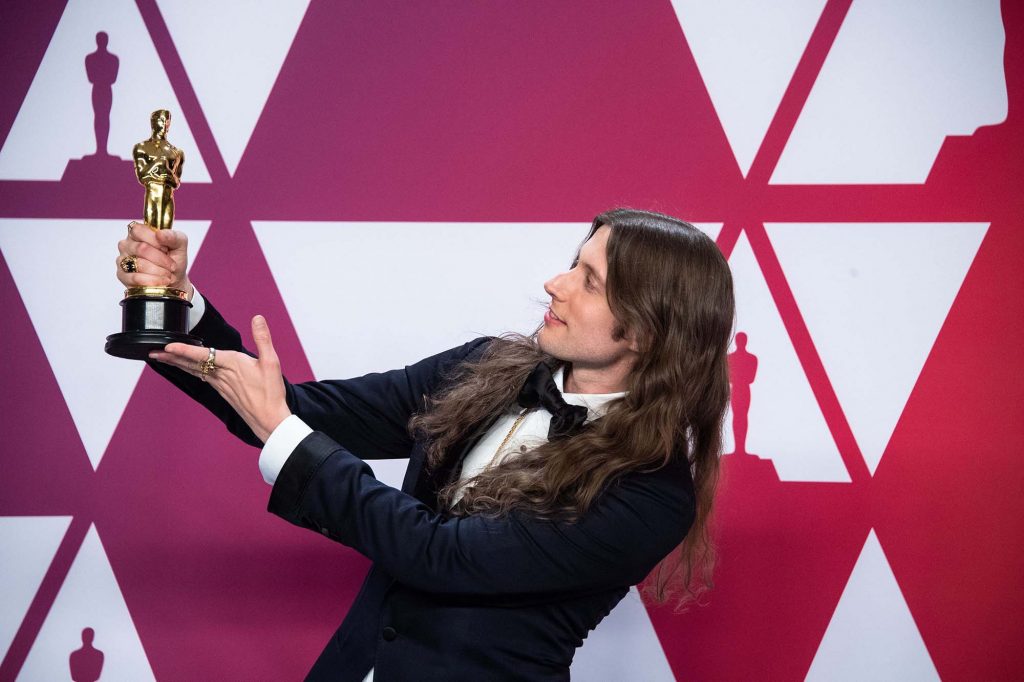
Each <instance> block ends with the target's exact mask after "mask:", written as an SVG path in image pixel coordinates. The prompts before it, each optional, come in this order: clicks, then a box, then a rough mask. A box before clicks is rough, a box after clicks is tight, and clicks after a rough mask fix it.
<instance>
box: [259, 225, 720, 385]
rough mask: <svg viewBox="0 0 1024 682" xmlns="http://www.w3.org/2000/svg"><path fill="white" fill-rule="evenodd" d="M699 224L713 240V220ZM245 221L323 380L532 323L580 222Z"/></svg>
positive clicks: (565, 262)
mask: <svg viewBox="0 0 1024 682" xmlns="http://www.w3.org/2000/svg"><path fill="white" fill-rule="evenodd" d="M698 227H699V228H700V229H701V230H702V231H704V232H705V233H707V234H709V235H711V236H712V237H714V236H716V235H717V233H718V230H719V229H721V224H719V223H706V224H704V223H702V224H701V225H698ZM253 228H254V230H255V233H256V237H257V239H258V240H259V243H260V246H261V248H262V250H263V253H264V255H265V257H266V259H267V264H268V265H269V267H270V270H271V273H272V274H273V276H274V280H275V282H276V284H277V287H278V289H279V290H280V292H281V296H282V298H283V300H284V303H285V307H287V309H288V313H289V315H290V316H291V319H292V322H293V323H294V325H295V330H296V332H297V334H298V336H299V338H300V339H302V343H303V349H304V350H305V353H306V357H307V359H308V360H309V363H310V366H311V367H312V369H313V373H314V374H315V375H316V377H317V378H319V379H326V378H340V377H346V376H357V375H360V374H365V373H366V372H374V371H380V370H381V369H388V368H392V367H401V366H403V365H405V364H408V363H409V362H414V361H416V360H419V359H421V358H425V357H427V356H429V355H433V354H434V353H437V352H439V351H441V350H444V349H446V348H451V347H453V346H457V345H460V344H462V343H465V342H466V341H468V340H470V339H472V338H474V337H476V336H480V335H483V334H497V333H500V332H503V331H520V332H524V333H529V332H531V331H532V330H533V329H535V328H536V327H537V326H538V325H539V324H540V322H541V318H542V317H543V311H544V308H545V307H546V306H547V303H548V300H549V297H548V295H547V294H546V293H545V292H544V282H546V281H547V280H548V279H550V278H551V277H553V276H554V275H556V274H557V273H559V272H563V271H564V270H566V269H567V268H568V267H569V265H570V263H571V261H572V258H573V255H574V254H575V252H576V249H577V248H578V247H579V245H580V242H581V241H582V240H583V238H584V237H586V235H587V232H588V230H589V225H586V224H583V223H469V222H466V223H426V222H423V223H402V222H308V221H280V222H277V221H254V222H253ZM425 253H429V254H430V255H431V257H430V259H424V258H423V254H425ZM426 282H429V283H430V286H429V287H428V286H425V285H424V283H426ZM410 330H413V331H410Z"/></svg>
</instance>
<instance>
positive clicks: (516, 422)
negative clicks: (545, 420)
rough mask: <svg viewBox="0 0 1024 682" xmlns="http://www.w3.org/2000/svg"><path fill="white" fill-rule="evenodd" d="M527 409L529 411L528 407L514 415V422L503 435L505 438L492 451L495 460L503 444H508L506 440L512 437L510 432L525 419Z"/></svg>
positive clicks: (514, 430) (513, 431) (503, 447)
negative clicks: (516, 415)
mask: <svg viewBox="0 0 1024 682" xmlns="http://www.w3.org/2000/svg"><path fill="white" fill-rule="evenodd" d="M529 411H530V408H529V407H528V408H526V409H525V410H523V411H522V412H520V413H519V416H518V417H516V421H515V423H514V424H512V428H511V429H509V430H508V434H507V435H506V436H505V440H503V441H501V445H499V446H498V449H497V450H496V451H495V452H494V459H495V460H497V457H498V455H500V454H501V451H502V450H504V449H505V446H506V445H508V441H509V439H511V438H512V434H513V433H515V432H516V429H518V428H519V425H520V424H522V423H523V420H524V419H526V415H527V413H528V412H529Z"/></svg>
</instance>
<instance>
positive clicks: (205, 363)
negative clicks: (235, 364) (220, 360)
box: [199, 348, 217, 381]
mask: <svg viewBox="0 0 1024 682" xmlns="http://www.w3.org/2000/svg"><path fill="white" fill-rule="evenodd" d="M216 371H217V349H216V348H210V354H209V355H207V356H206V359H205V360H201V361H200V362H199V378H200V379H202V380H203V381H206V377H207V376H208V375H209V374H212V373H213V372H216Z"/></svg>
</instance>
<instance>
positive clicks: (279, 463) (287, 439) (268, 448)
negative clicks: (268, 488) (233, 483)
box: [260, 414, 313, 485]
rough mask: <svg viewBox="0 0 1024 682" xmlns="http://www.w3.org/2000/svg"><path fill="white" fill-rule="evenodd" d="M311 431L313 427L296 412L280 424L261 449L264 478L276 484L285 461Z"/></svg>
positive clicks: (261, 470) (269, 482) (261, 466)
mask: <svg viewBox="0 0 1024 682" xmlns="http://www.w3.org/2000/svg"><path fill="white" fill-rule="evenodd" d="M311 433H313V429H311V428H309V427H308V426H306V422H304V421H302V420H301V419H299V417H298V416H297V415H294V414H293V415H289V416H288V417H287V418H286V419H285V420H284V421H283V422H281V423H280V424H278V425H277V428H276V429H274V430H273V431H272V432H271V433H270V436H269V437H268V438H267V442H266V443H264V444H263V450H261V451H260V473H261V474H263V480H264V481H266V482H267V483H268V484H270V485H274V481H276V480H277V475H278V474H279V473H281V468H282V467H284V463H285V462H286V461H288V458H289V457H291V454H292V452H294V451H295V448H297V447H299V443H301V442H302V439H303V438H305V437H306V436H308V435H309V434H311Z"/></svg>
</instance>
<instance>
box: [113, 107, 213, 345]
mask: <svg viewBox="0 0 1024 682" xmlns="http://www.w3.org/2000/svg"><path fill="white" fill-rule="evenodd" d="M149 122H150V125H151V126H152V128H153V134H152V135H151V136H150V138H149V139H148V140H143V141H142V142H140V143H138V144H137V145H135V147H134V148H133V149H132V158H133V159H134V160H135V175H136V177H137V178H138V180H139V184H141V185H142V186H143V187H145V188H146V198H145V203H144V204H143V211H142V213H143V218H144V220H145V222H146V224H147V225H149V226H150V227H152V228H154V229H157V230H169V229H171V226H172V225H173V224H174V190H176V189H178V187H179V186H180V185H181V169H182V167H183V166H184V165H185V155H184V153H182V151H181V150H180V149H178V148H177V147H175V146H174V145H172V144H171V143H170V142H169V141H168V139H167V131H168V130H169V129H170V127H171V112H169V111H167V110H166V109H158V110H156V111H154V112H153V114H152V116H150V119H149ZM191 307H192V304H191V303H189V301H188V294H187V293H186V292H184V291H182V290H180V289H174V288H171V287H156V286H147V287H141V286H140V287H130V288H128V289H126V290H125V292H124V300H122V301H121V330H122V331H121V333H119V334H111V335H110V336H108V337H107V343H106V346H105V349H106V351H107V353H109V354H110V355H116V356H117V357H121V358H129V359H133V360H145V359H147V357H148V356H149V353H150V351H153V350H157V349H160V348H163V347H164V346H166V345H167V344H169V343H174V342H178V343H187V344H190V345H193V346H201V345H203V344H202V342H201V341H200V340H199V339H198V338H196V337H194V336H192V335H190V334H189V333H188V311H189V309H190V308H191Z"/></svg>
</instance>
